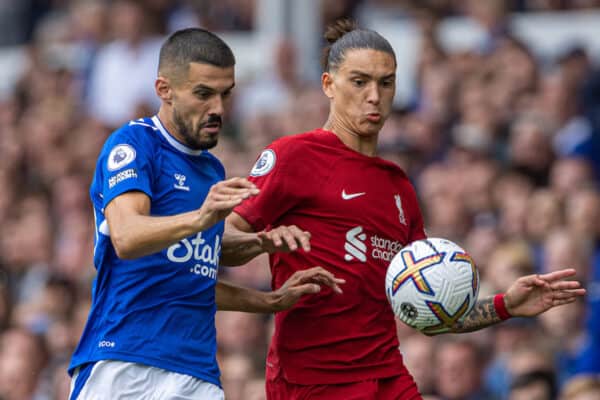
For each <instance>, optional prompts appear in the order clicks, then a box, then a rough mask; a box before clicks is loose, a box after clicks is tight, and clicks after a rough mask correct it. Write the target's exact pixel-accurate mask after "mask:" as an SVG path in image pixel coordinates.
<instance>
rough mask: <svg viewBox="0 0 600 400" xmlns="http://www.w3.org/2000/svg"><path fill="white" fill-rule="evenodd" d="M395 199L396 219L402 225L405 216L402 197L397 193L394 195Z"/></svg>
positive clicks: (404, 223) (404, 222)
mask: <svg viewBox="0 0 600 400" xmlns="http://www.w3.org/2000/svg"><path fill="white" fill-rule="evenodd" d="M394 200H396V208H397V209H398V219H399V220H400V223H401V224H402V225H406V217H405V216H404V210H403V209H402V199H401V198H400V195H399V194H396V195H394Z"/></svg>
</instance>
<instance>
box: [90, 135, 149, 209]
mask: <svg viewBox="0 0 600 400" xmlns="http://www.w3.org/2000/svg"><path fill="white" fill-rule="evenodd" d="M144 135H145V132H144V131H143V130H142V129H138V130H136V129H132V128H131V127H125V128H122V129H121V130H119V131H117V132H115V134H114V135H113V136H112V137H111V138H110V139H109V140H108V141H107V143H106V145H105V147H104V149H103V150H102V154H101V156H100V159H99V165H98V168H101V174H100V175H101V177H102V181H101V182H100V184H101V188H102V189H101V190H102V198H103V207H106V205H108V203H110V202H111V200H113V199H114V198H115V197H117V196H119V195H121V194H123V193H125V192H129V191H134V190H135V191H140V192H143V193H145V194H147V195H148V196H149V197H150V198H152V178H153V173H154V168H153V155H152V152H153V149H152V144H151V143H149V142H148V141H146V140H144V138H143V136H144Z"/></svg>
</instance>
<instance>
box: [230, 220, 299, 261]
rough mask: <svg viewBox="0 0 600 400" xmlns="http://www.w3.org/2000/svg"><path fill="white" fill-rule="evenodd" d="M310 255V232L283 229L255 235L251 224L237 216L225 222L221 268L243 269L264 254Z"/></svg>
mask: <svg viewBox="0 0 600 400" xmlns="http://www.w3.org/2000/svg"><path fill="white" fill-rule="evenodd" d="M299 248H302V249H303V250H304V251H310V232H308V231H304V230H302V229H300V228H298V227H297V226H296V225H289V226H286V225H281V226H278V227H276V228H273V229H270V230H266V231H260V232H257V233H254V230H253V228H252V226H251V225H250V223H249V222H248V221H246V220H245V219H244V217H242V216H241V215H239V214H237V213H236V212H232V213H231V214H230V215H229V216H228V217H227V219H226V220H225V233H224V234H223V243H222V252H221V265H226V266H236V265H243V264H245V263H247V262H248V261H250V260H251V259H253V258H254V257H256V256H257V255H259V254H262V253H269V254H270V253H275V252H289V251H296V250H298V249H299Z"/></svg>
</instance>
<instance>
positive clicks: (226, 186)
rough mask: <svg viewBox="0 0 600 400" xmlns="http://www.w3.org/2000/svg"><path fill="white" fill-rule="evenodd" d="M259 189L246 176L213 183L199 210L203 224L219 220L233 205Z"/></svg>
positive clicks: (254, 194)
mask: <svg viewBox="0 0 600 400" xmlns="http://www.w3.org/2000/svg"><path fill="white" fill-rule="evenodd" d="M259 191H260V190H259V189H258V188H257V187H256V186H255V185H254V184H253V183H252V182H250V181H249V180H247V179H246V178H231V179H227V180H225V181H221V182H219V183H216V184H214V185H213V186H211V188H210V190H209V191H208V195H207V196H206V199H205V200H204V203H203V204H202V207H200V210H199V211H200V214H201V220H202V222H203V225H204V226H207V227H209V226H212V225H214V224H216V223H217V222H219V221H221V220H222V219H224V218H225V217H227V215H229V214H230V213H231V211H232V210H233V208H234V207H236V206H238V205H239V204H240V203H241V202H242V201H244V200H245V199H247V198H249V197H250V196H256V195H257V194H258V193H259Z"/></svg>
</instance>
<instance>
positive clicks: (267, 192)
mask: <svg viewBox="0 0 600 400" xmlns="http://www.w3.org/2000/svg"><path fill="white" fill-rule="evenodd" d="M298 164H299V160H298V159H297V157H295V156H294V154H293V153H291V152H290V149H289V148H286V146H285V145H284V144H282V143H281V142H274V143H272V144H271V145H270V146H269V147H267V148H266V149H265V150H263V152H262V153H261V154H260V156H259V157H258V159H257V160H256V162H255V164H254V166H253V168H252V170H251V171H250V176H249V177H248V179H249V180H250V181H252V182H254V184H255V185H256V186H257V187H258V188H259V189H260V193H259V194H258V195H257V196H254V197H251V198H250V199H247V200H245V201H244V202H243V203H242V204H240V205H239V206H238V207H236V208H235V209H234V212H236V213H237V214H239V215H240V216H242V217H243V218H244V219H245V220H246V221H247V222H248V223H249V224H250V225H251V226H252V228H253V229H254V230H255V231H260V230H263V229H265V228H267V227H268V226H270V225H273V224H274V223H275V222H276V221H277V220H278V219H279V218H280V217H281V216H282V215H283V214H285V213H287V212H288V211H289V210H290V209H292V208H293V207H295V206H296V205H297V204H298V202H300V201H301V199H302V185H303V182H302V181H301V177H300V176H298V174H299V171H300V170H301V168H300V169H299V168H297V165H298Z"/></svg>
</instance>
